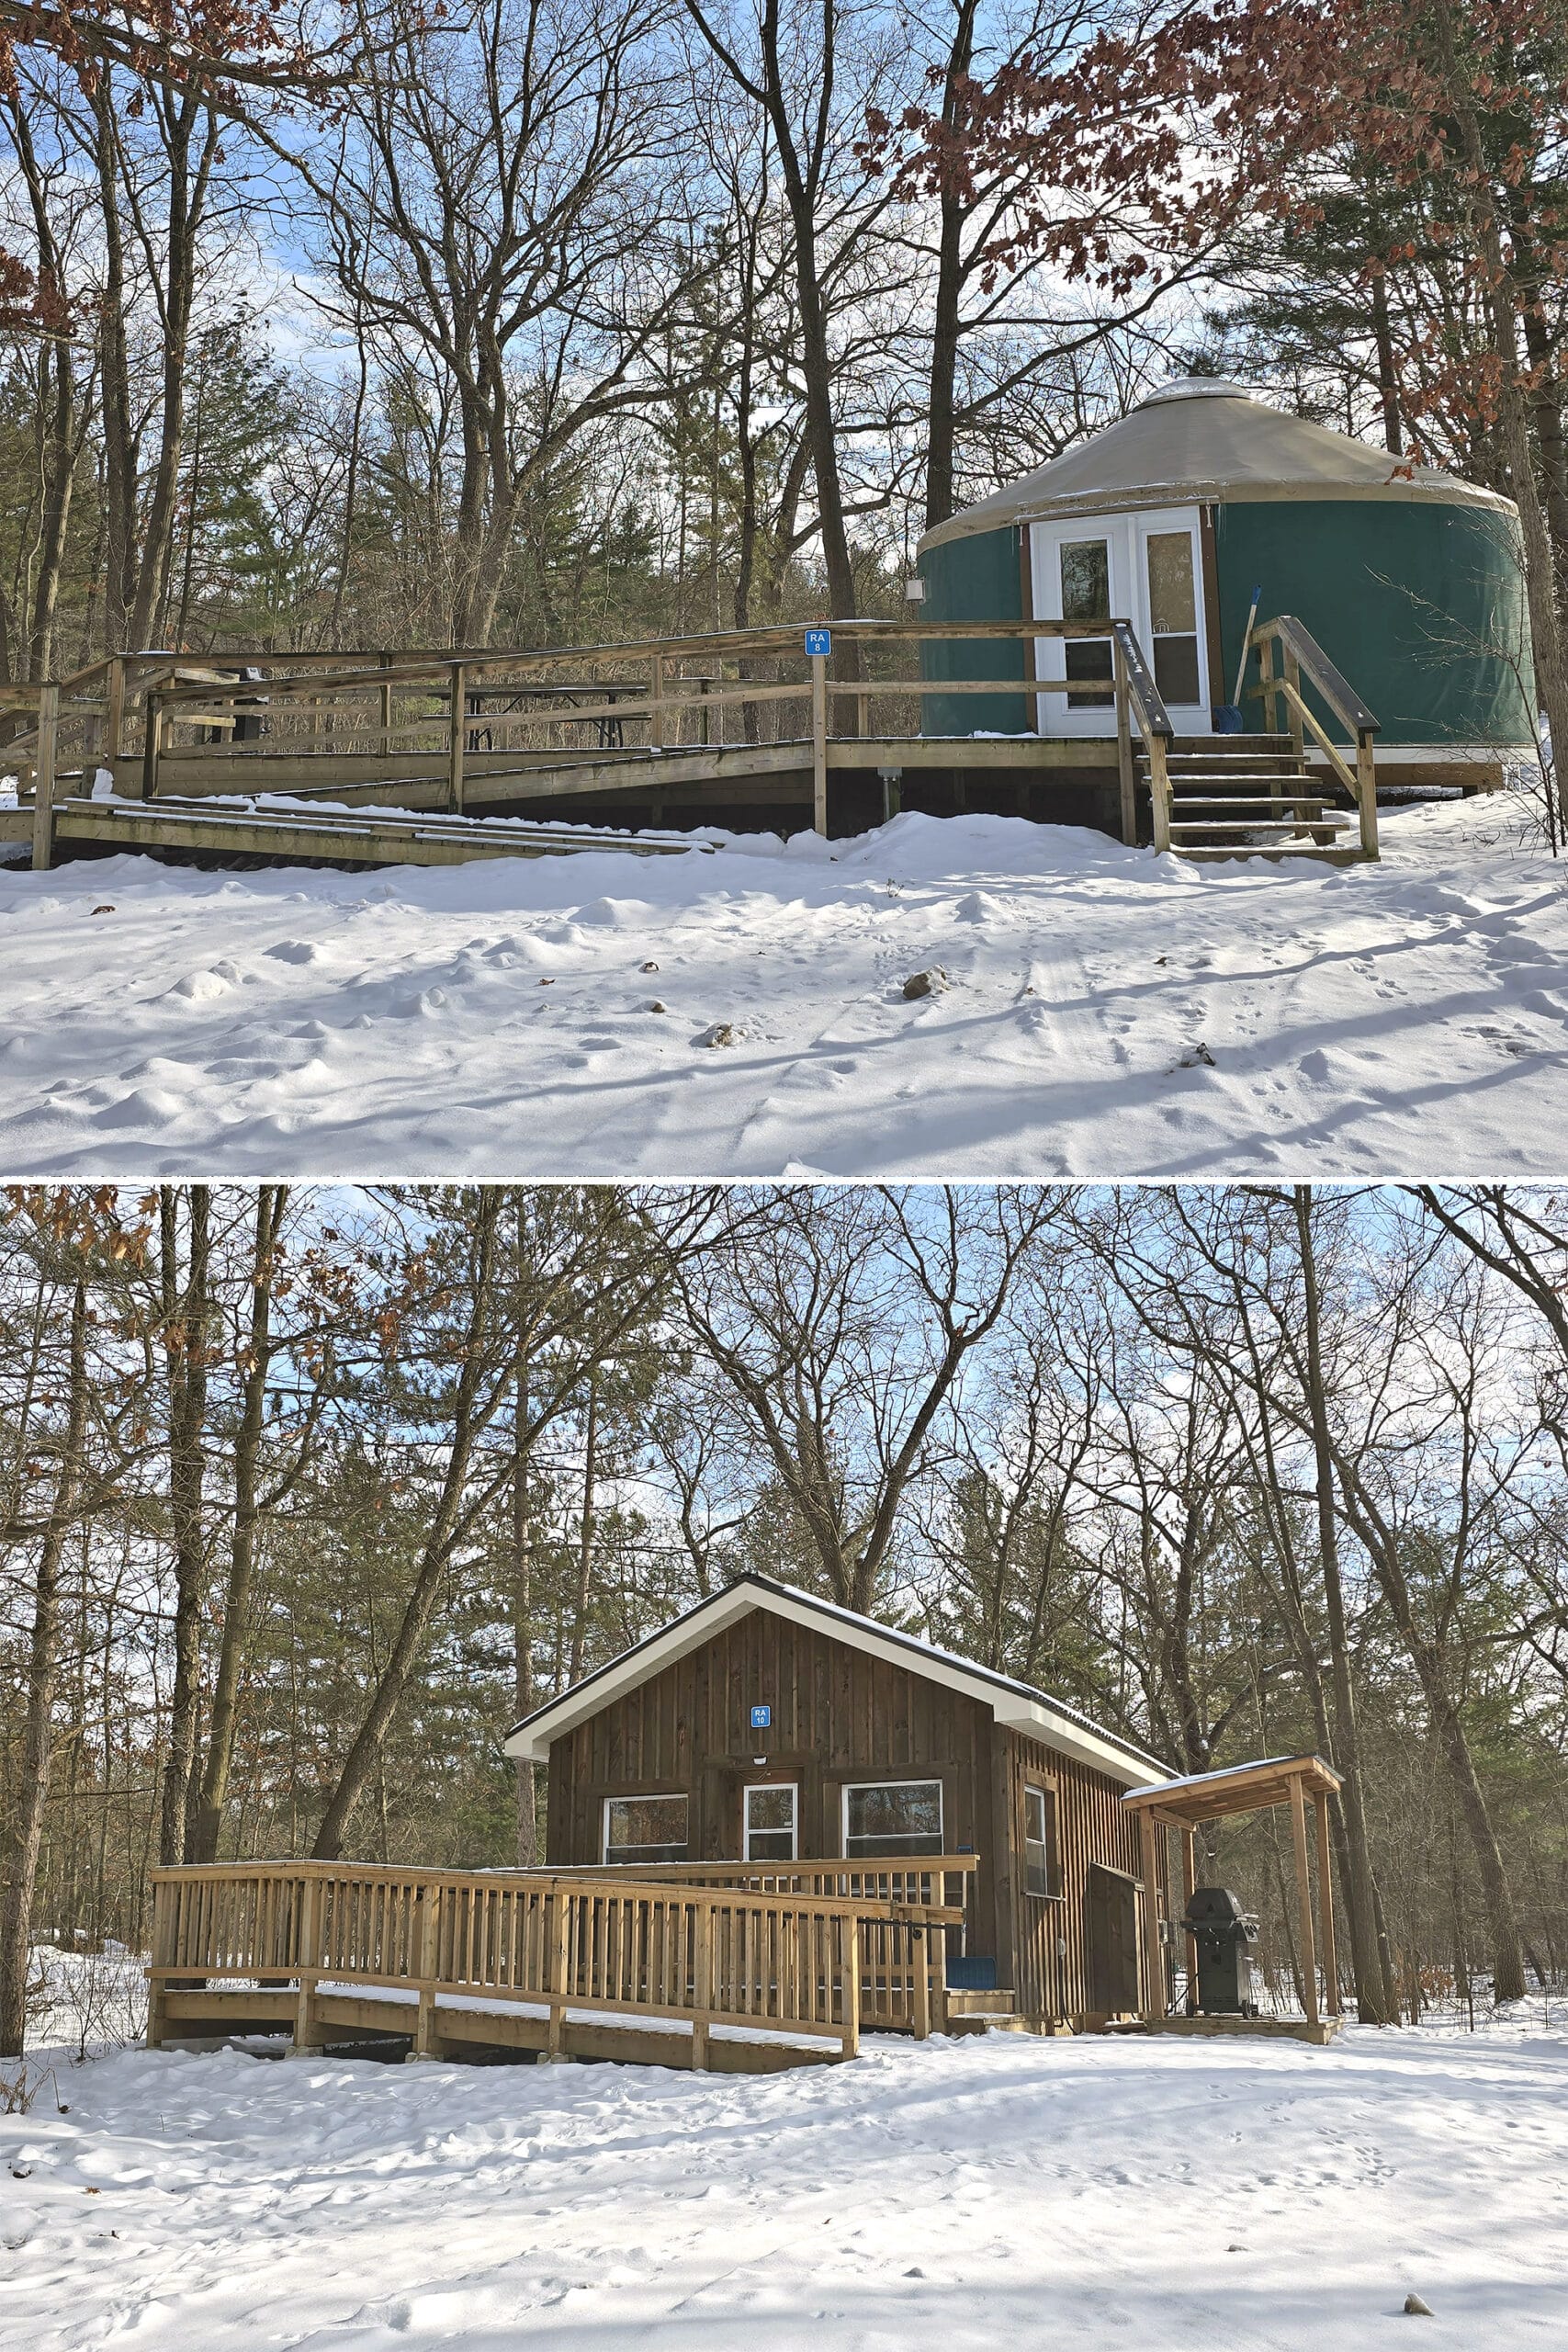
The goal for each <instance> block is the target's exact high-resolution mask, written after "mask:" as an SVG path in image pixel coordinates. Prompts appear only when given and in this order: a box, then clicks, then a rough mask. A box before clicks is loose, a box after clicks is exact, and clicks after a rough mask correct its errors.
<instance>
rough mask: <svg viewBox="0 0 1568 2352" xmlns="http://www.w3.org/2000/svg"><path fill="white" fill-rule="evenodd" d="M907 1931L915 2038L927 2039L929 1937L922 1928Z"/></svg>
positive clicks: (929, 2009)
mask: <svg viewBox="0 0 1568 2352" xmlns="http://www.w3.org/2000/svg"><path fill="white" fill-rule="evenodd" d="M908 1932H909V1968H910V1974H911V1977H912V1979H913V1982H912V1984H911V1986H910V1991H911V1993H912V1995H913V1998H914V2028H915V2040H916V2041H930V2040H931V1951H930V1944H931V1939H930V1938H929V1937H928V1935H927V1934H926V1931H925V1929H924V1928H910V1929H909V1931H908Z"/></svg>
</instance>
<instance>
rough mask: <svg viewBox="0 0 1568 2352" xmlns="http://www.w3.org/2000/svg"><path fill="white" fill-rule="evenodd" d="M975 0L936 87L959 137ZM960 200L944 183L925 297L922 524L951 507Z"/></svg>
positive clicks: (965, 9)
mask: <svg viewBox="0 0 1568 2352" xmlns="http://www.w3.org/2000/svg"><path fill="white" fill-rule="evenodd" d="M975 11H976V0H959V9H958V17H957V21H956V23H955V24H954V27H953V41H952V46H951V48H950V49H949V51H948V59H947V71H946V75H945V78H944V83H943V87H942V127H943V129H944V130H945V131H947V133H948V134H949V136H957V137H962V135H963V116H964V85H965V84H966V82H967V79H968V74H969V69H970V65H971V63H972V62H973V59H974V54H975ZM964 217H965V208H964V203H963V200H962V199H961V198H959V197H958V196H957V195H955V194H954V193H953V192H952V191H951V190H950V189H948V188H947V187H945V186H944V187H943V189H942V196H941V198H940V213H939V224H940V225H939V228H938V232H937V267H936V286H935V289H934V291H933V294H932V298H931V380H930V385H929V388H928V395H927V406H928V412H929V414H928V423H927V428H926V528H927V530H928V531H934V530H935V528H936V526H937V525H938V524H939V523H945V522H946V521H947V518H948V516H949V515H951V514H952V513H953V463H954V439H955V431H954V419H953V399H954V383H955V380H956V378H957V373H958V339H959V326H960V321H959V310H960V305H961V303H962V300H963V295H964Z"/></svg>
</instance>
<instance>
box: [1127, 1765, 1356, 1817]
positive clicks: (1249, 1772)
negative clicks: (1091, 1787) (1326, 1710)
mask: <svg viewBox="0 0 1568 2352" xmlns="http://www.w3.org/2000/svg"><path fill="white" fill-rule="evenodd" d="M1339 1785H1340V1781H1339V1775H1338V1773H1337V1771H1335V1770H1334V1768H1333V1766H1332V1765H1329V1764H1325V1762H1324V1760H1323V1758H1322V1757H1321V1756H1266V1757H1264V1758H1261V1760H1260V1761H1259V1762H1258V1763H1256V1764H1227V1765H1225V1766H1224V1768H1223V1769H1222V1770H1220V1771H1218V1772H1190V1773H1188V1774H1187V1775H1186V1776H1185V1777H1184V1778H1183V1779H1181V1780H1177V1781H1159V1782H1157V1783H1153V1784H1151V1785H1150V1786H1148V1787H1145V1788H1140V1789H1129V1790H1127V1792H1125V1794H1124V1795H1123V1797H1122V1804H1124V1805H1126V1806H1128V1807H1129V1808H1130V1810H1131V1811H1132V1812H1134V1813H1146V1814H1149V1815H1152V1816H1153V1817H1154V1819H1155V1820H1156V1821H1166V1822H1168V1823H1169V1824H1170V1826H1171V1827H1172V1828H1173V1829H1195V1828H1196V1827H1197V1826H1198V1825H1199V1823H1200V1822H1203V1821H1223V1820H1224V1819H1225V1817H1226V1816H1227V1815H1230V1814H1234V1813H1261V1812H1263V1811H1264V1810H1265V1809H1266V1808H1268V1807H1269V1806H1270V1805H1276V1804H1290V1803H1291V1801H1292V1788H1297V1787H1299V1788H1300V1790H1301V1792H1302V1794H1303V1797H1309V1796H1310V1797H1315V1796H1325V1797H1327V1796H1332V1795H1333V1794H1334V1792H1335V1791H1336V1790H1337V1788H1338V1787H1339Z"/></svg>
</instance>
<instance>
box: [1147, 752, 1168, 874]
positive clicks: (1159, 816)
mask: <svg viewBox="0 0 1568 2352" xmlns="http://www.w3.org/2000/svg"><path fill="white" fill-rule="evenodd" d="M1147 741H1148V746H1149V800H1150V804H1151V807H1152V809H1153V814H1154V828H1155V847H1156V850H1160V851H1168V849H1169V847H1170V769H1169V766H1168V763H1167V761H1166V755H1165V752H1166V746H1165V737H1164V736H1163V735H1160V734H1156V733H1155V732H1154V731H1153V730H1151V731H1150V733H1149V736H1148V738H1147Z"/></svg>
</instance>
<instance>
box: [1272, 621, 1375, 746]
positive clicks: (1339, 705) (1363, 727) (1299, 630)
mask: <svg viewBox="0 0 1568 2352" xmlns="http://www.w3.org/2000/svg"><path fill="white" fill-rule="evenodd" d="M1275 637H1277V638H1278V639H1280V643H1281V644H1282V645H1285V646H1287V647H1288V648H1289V649H1290V650H1291V651H1292V653H1293V654H1294V655H1295V657H1296V660H1297V661H1298V662H1300V663H1301V665H1302V668H1303V670H1304V671H1305V673H1306V674H1307V676H1308V677H1309V678H1310V679H1311V680H1312V683H1313V684H1314V686H1315V687H1316V688H1317V691H1318V693H1319V694H1320V695H1322V697H1323V699H1324V701H1325V703H1326V704H1327V705H1328V707H1329V709H1330V710H1331V711H1332V712H1333V713H1334V716H1335V718H1337V720H1338V721H1339V724H1340V725H1341V727H1343V728H1344V729H1345V731H1346V733H1347V734H1348V735H1349V736H1351V737H1353V738H1354V739H1355V740H1356V741H1359V740H1360V738H1361V737H1362V736H1363V735H1377V734H1380V733H1381V732H1382V721H1381V720H1380V719H1379V718H1378V717H1377V715H1376V713H1375V712H1374V711H1372V710H1371V709H1370V708H1369V707H1368V706H1367V705H1366V704H1365V703H1364V702H1363V701H1362V700H1361V697H1360V695H1359V694H1358V693H1357V692H1356V690H1355V688H1354V686H1352V685H1351V684H1349V683H1348V680H1347V679H1346V677H1345V675H1344V673H1342V672H1341V671H1339V670H1337V669H1336V668H1335V666H1334V664H1333V662H1331V661H1330V660H1329V658H1328V656H1327V654H1326V653H1325V651H1324V650H1323V648H1322V646H1321V645H1319V643H1318V641H1317V639H1316V638H1315V637H1314V636H1313V634H1312V631H1311V630H1310V629H1309V628H1305V627H1304V626H1303V623H1302V622H1301V621H1299V620H1297V618H1296V616H1295V615H1294V614H1293V613H1279V614H1277V615H1276V616H1275V617H1274V618H1273V619H1272V620H1271V621H1259V622H1258V626H1257V628H1255V629H1254V630H1253V632H1252V635H1251V636H1250V637H1249V638H1248V639H1247V644H1248V647H1249V648H1250V647H1251V646H1254V645H1262V644H1263V643H1264V641H1265V640H1266V639H1269V638H1275ZM1248 691H1249V695H1250V696H1251V697H1252V698H1254V699H1255V698H1256V697H1257V696H1258V695H1260V694H1268V693H1269V691H1270V688H1269V686H1268V685H1267V684H1264V685H1260V686H1253V687H1251V688H1249V690H1248ZM1272 691H1273V692H1274V693H1278V692H1279V682H1278V681H1277V680H1276V681H1275V682H1274V684H1273V688H1272Z"/></svg>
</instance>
